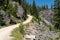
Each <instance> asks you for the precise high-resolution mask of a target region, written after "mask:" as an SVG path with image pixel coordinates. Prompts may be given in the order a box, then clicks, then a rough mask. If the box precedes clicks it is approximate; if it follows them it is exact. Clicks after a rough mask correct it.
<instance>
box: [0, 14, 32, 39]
mask: <svg viewBox="0 0 60 40" xmlns="http://www.w3.org/2000/svg"><path fill="white" fill-rule="evenodd" d="M32 18H33V17H32V16H31V15H28V18H27V20H26V21H24V22H23V24H27V23H29V22H30V21H31V20H32ZM19 25H20V24H19V23H18V24H15V25H12V26H8V27H5V28H2V29H0V40H11V37H10V35H11V31H12V30H13V29H15V28H16V27H19Z"/></svg>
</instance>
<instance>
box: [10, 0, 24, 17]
mask: <svg viewBox="0 0 60 40" xmlns="http://www.w3.org/2000/svg"><path fill="white" fill-rule="evenodd" d="M10 4H13V6H15V5H17V7H18V8H17V13H16V15H17V17H19V18H22V17H23V16H24V9H23V7H22V6H20V5H19V3H18V2H15V1H10Z"/></svg>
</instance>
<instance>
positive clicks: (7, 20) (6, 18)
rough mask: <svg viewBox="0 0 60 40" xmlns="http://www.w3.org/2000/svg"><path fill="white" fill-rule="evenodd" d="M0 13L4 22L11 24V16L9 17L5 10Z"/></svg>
mask: <svg viewBox="0 0 60 40" xmlns="http://www.w3.org/2000/svg"><path fill="white" fill-rule="evenodd" d="M0 13H1V14H2V15H3V18H4V20H3V21H4V22H5V23H9V22H10V18H9V16H8V14H7V13H6V12H5V11H3V10H1V11H0Z"/></svg>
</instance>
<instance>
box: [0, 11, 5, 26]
mask: <svg viewBox="0 0 60 40" xmlns="http://www.w3.org/2000/svg"><path fill="white" fill-rule="evenodd" d="M3 20H4V18H3V15H2V14H1V12H0V26H3V25H4V22H3Z"/></svg>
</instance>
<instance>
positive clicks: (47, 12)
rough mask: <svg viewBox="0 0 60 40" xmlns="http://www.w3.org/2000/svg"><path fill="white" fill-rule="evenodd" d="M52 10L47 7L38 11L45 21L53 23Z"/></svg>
mask: <svg viewBox="0 0 60 40" xmlns="http://www.w3.org/2000/svg"><path fill="white" fill-rule="evenodd" d="M53 13H54V12H53V11H52V10H50V9H48V10H44V11H40V15H41V16H42V17H43V18H45V19H46V20H47V21H49V22H51V23H53Z"/></svg>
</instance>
